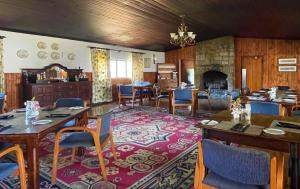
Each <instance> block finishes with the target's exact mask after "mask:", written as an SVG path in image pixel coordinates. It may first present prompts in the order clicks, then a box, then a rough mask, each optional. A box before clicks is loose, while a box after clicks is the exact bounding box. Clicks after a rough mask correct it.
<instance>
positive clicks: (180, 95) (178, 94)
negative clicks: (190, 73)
mask: <svg viewBox="0 0 300 189" xmlns="http://www.w3.org/2000/svg"><path fill="white" fill-rule="evenodd" d="M174 97H175V99H176V100H188V99H190V100H192V90H191V89H175V91H174Z"/></svg>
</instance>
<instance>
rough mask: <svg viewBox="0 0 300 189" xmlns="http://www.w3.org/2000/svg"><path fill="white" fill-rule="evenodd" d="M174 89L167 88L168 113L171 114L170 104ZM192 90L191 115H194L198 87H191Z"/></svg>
mask: <svg viewBox="0 0 300 189" xmlns="http://www.w3.org/2000/svg"><path fill="white" fill-rule="evenodd" d="M174 90H175V89H168V93H169V94H168V95H169V113H170V114H173V106H172V98H173V91H174ZM191 90H192V115H193V116H195V115H196V111H197V107H198V97H197V94H198V92H199V90H198V89H191Z"/></svg>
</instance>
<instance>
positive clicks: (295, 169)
mask: <svg viewBox="0 0 300 189" xmlns="http://www.w3.org/2000/svg"><path fill="white" fill-rule="evenodd" d="M211 119H213V120H216V121H218V122H221V121H232V116H231V113H230V112H229V111H222V112H219V113H217V114H216V115H214V116H212V117H211ZM273 120H283V121H292V122H299V123H300V118H296V117H282V116H269V115H258V114H252V115H251V124H253V125H259V126H263V127H270V125H271V123H272V121H273ZM197 127H199V128H202V137H203V138H208V139H217V140H221V141H226V142H227V143H231V142H232V143H237V144H242V145H247V146H253V147H258V148H265V149H269V150H274V151H279V152H285V153H289V154H290V157H291V188H293V189H300V167H299V166H300V133H294V132H286V134H285V135H282V136H275V135H268V134H264V133H262V134H261V135H259V136H253V135H248V134H245V133H240V132H234V131H231V130H223V129H218V128H212V127H211V126H205V125H201V124H199V125H197Z"/></svg>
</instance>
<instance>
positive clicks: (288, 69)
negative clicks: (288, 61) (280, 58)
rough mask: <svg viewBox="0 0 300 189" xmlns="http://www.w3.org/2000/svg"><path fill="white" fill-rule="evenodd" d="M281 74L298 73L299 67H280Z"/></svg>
mask: <svg viewBox="0 0 300 189" xmlns="http://www.w3.org/2000/svg"><path fill="white" fill-rule="evenodd" d="M278 70H279V71H280V72H296V71H297V66H279V69H278Z"/></svg>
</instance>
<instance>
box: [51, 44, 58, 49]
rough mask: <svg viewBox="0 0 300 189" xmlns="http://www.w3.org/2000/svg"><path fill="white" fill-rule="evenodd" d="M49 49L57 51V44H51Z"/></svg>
mask: <svg viewBox="0 0 300 189" xmlns="http://www.w3.org/2000/svg"><path fill="white" fill-rule="evenodd" d="M51 48H52V49H53V50H58V49H59V44H58V43H52V45H51Z"/></svg>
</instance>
